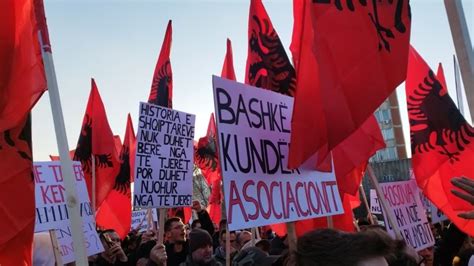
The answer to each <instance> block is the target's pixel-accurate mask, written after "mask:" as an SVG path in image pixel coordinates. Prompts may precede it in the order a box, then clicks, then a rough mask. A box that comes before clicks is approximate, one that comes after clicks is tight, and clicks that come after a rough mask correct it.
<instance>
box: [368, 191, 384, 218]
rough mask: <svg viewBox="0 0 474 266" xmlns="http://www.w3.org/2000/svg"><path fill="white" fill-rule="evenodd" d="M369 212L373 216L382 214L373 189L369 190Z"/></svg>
mask: <svg viewBox="0 0 474 266" xmlns="http://www.w3.org/2000/svg"><path fill="white" fill-rule="evenodd" d="M370 212H372V213H373V214H382V208H381V207H380V203H379V198H378V197H377V192H376V191H375V189H371V190H370Z"/></svg>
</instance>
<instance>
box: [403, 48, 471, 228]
mask: <svg viewBox="0 0 474 266" xmlns="http://www.w3.org/2000/svg"><path fill="white" fill-rule="evenodd" d="M406 95H407V109H408V117H409V120H410V137H411V152H412V165H413V171H414V174H415V177H416V181H417V183H418V186H419V187H420V189H421V190H422V191H423V193H424V194H425V195H426V196H427V197H428V198H429V199H430V200H431V201H432V202H433V203H434V204H435V205H436V206H437V207H438V208H439V209H441V210H442V211H443V213H444V214H446V216H448V218H449V219H450V220H451V221H452V222H454V223H455V224H456V226H457V227H458V228H459V229H461V230H462V231H464V232H466V233H467V234H469V235H471V236H474V221H473V220H465V219H462V218H460V217H458V216H457V215H458V214H459V213H461V212H466V211H472V210H473V209H474V208H473V206H472V205H471V204H469V203H467V202H466V201H464V200H461V199H459V198H457V197H456V196H454V195H453V194H452V193H451V190H453V189H455V187H454V186H453V185H452V184H451V183H450V180H451V179H452V178H453V177H460V176H464V177H467V178H470V179H472V178H474V164H473V163H472V158H474V128H473V127H472V126H471V125H469V123H467V122H466V120H465V119H464V117H463V116H462V114H461V113H460V112H459V110H458V109H457V107H456V105H455V104H454V102H453V100H452V99H451V97H450V96H449V94H448V90H447V87H446V82H445V80H444V74H443V72H442V68H441V65H440V66H439V69H438V74H437V75H435V73H433V71H432V70H431V69H430V67H429V66H428V64H427V63H426V62H425V61H424V60H423V58H422V57H421V56H420V55H419V54H418V52H417V51H416V50H415V49H414V48H413V47H411V49H410V54H409V59H408V73H407V80H406Z"/></svg>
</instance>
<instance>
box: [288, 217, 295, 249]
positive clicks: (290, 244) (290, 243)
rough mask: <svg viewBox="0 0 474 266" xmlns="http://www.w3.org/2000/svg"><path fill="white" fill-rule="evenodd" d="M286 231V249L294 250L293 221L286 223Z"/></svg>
mask: <svg viewBox="0 0 474 266" xmlns="http://www.w3.org/2000/svg"><path fill="white" fill-rule="evenodd" d="M286 232H287V234H288V235H287V238H288V250H289V252H293V251H296V229H295V223H294V222H288V223H286Z"/></svg>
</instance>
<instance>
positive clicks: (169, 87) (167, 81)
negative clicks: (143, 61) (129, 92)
mask: <svg viewBox="0 0 474 266" xmlns="http://www.w3.org/2000/svg"><path fill="white" fill-rule="evenodd" d="M171 35H172V27H171V20H170V21H169V22H168V26H167V27H166V33H165V39H164V40H163V44H162V45H161V51H160V55H159V56H158V62H157V63H156V67H155V73H154V74H153V82H152V84H151V91H150V96H149V97H148V102H149V103H152V104H156V105H159V106H164V107H168V108H172V105H173V103H172V99H173V97H172V96H173V73H172V71H171V62H170V52H171Z"/></svg>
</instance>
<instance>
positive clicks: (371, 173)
mask: <svg viewBox="0 0 474 266" xmlns="http://www.w3.org/2000/svg"><path fill="white" fill-rule="evenodd" d="M367 171H368V172H369V177H370V181H372V184H373V185H374V188H375V192H377V196H378V198H379V201H380V205H382V209H383V211H384V212H385V213H386V214H387V219H388V222H389V223H390V224H391V225H392V228H393V231H394V232H395V236H396V238H397V239H403V237H402V233H401V231H400V227H399V226H398V224H397V222H396V221H395V216H394V214H393V212H391V211H390V208H389V206H388V203H387V200H386V199H385V197H384V195H383V193H382V190H381V189H380V186H379V181H378V180H377V177H376V176H375V174H374V169H372V166H371V165H370V164H367Z"/></svg>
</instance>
